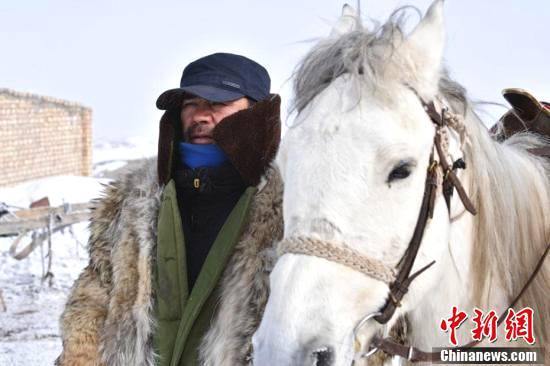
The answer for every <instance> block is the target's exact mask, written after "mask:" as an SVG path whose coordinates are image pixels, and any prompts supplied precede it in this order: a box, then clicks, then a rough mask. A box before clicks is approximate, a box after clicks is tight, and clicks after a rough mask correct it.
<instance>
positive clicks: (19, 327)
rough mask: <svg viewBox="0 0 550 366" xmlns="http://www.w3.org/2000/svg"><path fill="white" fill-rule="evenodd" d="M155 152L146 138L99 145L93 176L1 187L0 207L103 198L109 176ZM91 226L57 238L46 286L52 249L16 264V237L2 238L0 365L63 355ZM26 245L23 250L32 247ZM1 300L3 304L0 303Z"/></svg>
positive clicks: (29, 364)
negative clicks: (66, 312) (12, 251)
mask: <svg viewBox="0 0 550 366" xmlns="http://www.w3.org/2000/svg"><path fill="white" fill-rule="evenodd" d="M155 153H156V147H155V146H154V145H153V143H152V142H150V141H147V140H143V139H130V140H127V141H125V142H122V143H112V142H109V143H105V142H104V143H101V144H97V145H95V146H94V177H74V176H60V177H49V178H44V179H39V180H36V181H32V182H26V183H23V184H20V185H17V186H15V187H9V188H0V202H5V203H7V204H9V205H13V206H19V207H28V205H29V204H30V202H32V201H34V200H38V199H40V198H42V197H44V196H48V197H49V200H50V203H51V205H53V206H57V205H61V204H63V203H81V202H86V201H89V200H90V199H92V198H94V197H97V196H99V195H100V192H101V191H102V189H103V187H102V185H101V183H107V182H108V181H109V179H106V178H100V177H104V176H109V174H108V173H109V172H110V171H113V170H117V169H120V168H122V167H124V166H125V165H126V161H127V160H133V159H138V158H143V157H147V156H152V155H154V154H155ZM87 225H88V224H87V223H85V222H84V223H79V224H76V225H73V227H72V233H71V232H70V231H69V230H65V232H58V233H55V234H54V235H53V236H52V271H51V272H52V273H53V275H54V277H53V279H52V281H51V286H50V283H49V282H50V281H48V280H46V281H42V275H43V273H44V269H43V266H46V265H47V244H46V243H45V244H44V246H43V248H41V247H37V248H36V249H35V250H34V251H33V252H32V253H31V254H30V255H29V256H28V257H27V258H25V259H23V260H20V261H18V260H15V259H13V258H12V257H11V256H10V255H9V253H8V249H9V247H10V245H11V243H12V242H13V237H12V238H0V292H1V297H2V298H3V300H4V303H5V307H6V308H5V309H2V304H1V302H0V366H4V365H10V366H12V365H13V366H39V365H40V366H42V365H52V364H53V362H54V360H55V358H56V357H57V356H58V355H59V353H60V352H61V341H60V338H59V326H58V320H59V316H60V314H61V312H62V310H63V307H64V304H65V301H66V298H67V294H68V293H69V290H70V288H71V286H72V284H73V282H74V280H75V279H76V278H77V276H78V274H79V273H80V271H81V270H82V268H84V267H85V266H86V264H87V263H88V258H87V252H86V248H85V245H86V242H87V238H88V230H87ZM29 240H30V238H26V240H23V241H22V242H21V245H20V248H18V249H19V250H20V249H21V248H22V247H23V246H25V245H26V244H27V242H29ZM0 301H1V300H0Z"/></svg>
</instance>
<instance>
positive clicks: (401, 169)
mask: <svg viewBox="0 0 550 366" xmlns="http://www.w3.org/2000/svg"><path fill="white" fill-rule="evenodd" d="M411 169H412V164H411V163H410V162H399V164H397V166H396V167H395V168H393V170H392V171H391V173H390V175H388V180H387V183H391V182H393V181H395V180H398V179H405V178H407V177H408V176H409V175H411Z"/></svg>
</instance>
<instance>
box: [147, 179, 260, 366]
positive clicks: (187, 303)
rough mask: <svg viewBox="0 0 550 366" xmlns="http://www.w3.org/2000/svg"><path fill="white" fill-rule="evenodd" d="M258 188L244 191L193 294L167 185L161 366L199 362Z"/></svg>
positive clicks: (159, 303)
mask: <svg viewBox="0 0 550 366" xmlns="http://www.w3.org/2000/svg"><path fill="white" fill-rule="evenodd" d="M255 193H256V188H254V187H249V188H247V189H246V190H245V192H244V193H243V195H242V196H241V198H240V199H239V201H238V202H237V204H236V205H235V207H234V208H233V210H232V211H231V213H230V215H229V216H228V218H227V220H226V221H225V223H224V225H223V226H222V228H221V229H220V232H219V234H218V236H217V237H216V240H215V241H214V244H213V246H212V249H211V250H210V252H209V254H208V256H207V258H206V261H205V262H204V265H203V267H202V269H201V272H200V274H199V277H198V278H197V282H196V283H195V286H194V287H193V290H192V291H191V293H189V287H188V284H187V268H186V257H185V238H184V234H183V229H182V224H181V217H180V212H179V209H178V201H177V197H176V188H175V184H174V181H173V180H171V181H170V182H169V183H168V184H167V185H166V188H165V189H164V192H163V196H162V200H161V206H160V209H159V217H158V227H157V230H158V237H157V250H156V265H155V266H154V270H155V280H154V282H153V286H154V289H153V293H154V294H155V310H154V313H155V315H156V316H155V318H156V323H157V328H156V332H155V333H154V335H153V341H154V348H155V350H156V353H157V354H158V355H159V356H160V357H159V361H158V366H178V365H181V366H192V365H198V348H199V345H200V342H201V339H202V337H203V335H204V334H205V333H206V332H207V331H208V329H209V326H210V323H211V320H212V318H213V315H214V310H215V305H216V304H217V303H218V300H219V292H218V291H217V287H219V280H220V277H221V274H222V272H223V270H224V268H225V266H226V264H227V261H228V259H229V257H230V255H231V253H232V249H233V248H234V246H235V244H236V243H237V241H238V239H239V236H240V234H241V232H242V230H243V227H244V224H245V222H246V218H247V215H248V212H249V208H250V203H251V201H252V197H253V196H254V194H255Z"/></svg>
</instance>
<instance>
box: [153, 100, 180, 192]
mask: <svg viewBox="0 0 550 366" xmlns="http://www.w3.org/2000/svg"><path fill="white" fill-rule="evenodd" d="M178 121H179V110H175V109H171V110H168V111H166V112H164V114H163V115H162V117H161V119H160V124H159V143H158V155H157V172H158V182H159V184H161V185H165V184H166V183H168V181H169V180H170V179H171V178H172V171H173V168H174V167H173V159H172V158H173V154H174V151H177V150H176V148H177V146H175V144H176V143H177V141H178V140H179V139H180V138H181V137H180V136H181V126H180V123H177V122H178Z"/></svg>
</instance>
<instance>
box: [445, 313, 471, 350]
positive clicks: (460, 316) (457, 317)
mask: <svg viewBox="0 0 550 366" xmlns="http://www.w3.org/2000/svg"><path fill="white" fill-rule="evenodd" d="M467 318H468V314H466V313H465V312H463V311H458V308H457V307H456V306H453V315H452V316H451V317H450V318H448V319H441V324H440V325H439V327H440V328H441V330H443V331H444V332H445V333H446V332H449V331H450V334H449V340H450V342H451V343H452V344H453V345H455V346H456V345H457V342H456V330H457V329H458V328H459V327H460V326H461V325H462V323H464V322H465V321H466V319H467Z"/></svg>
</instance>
